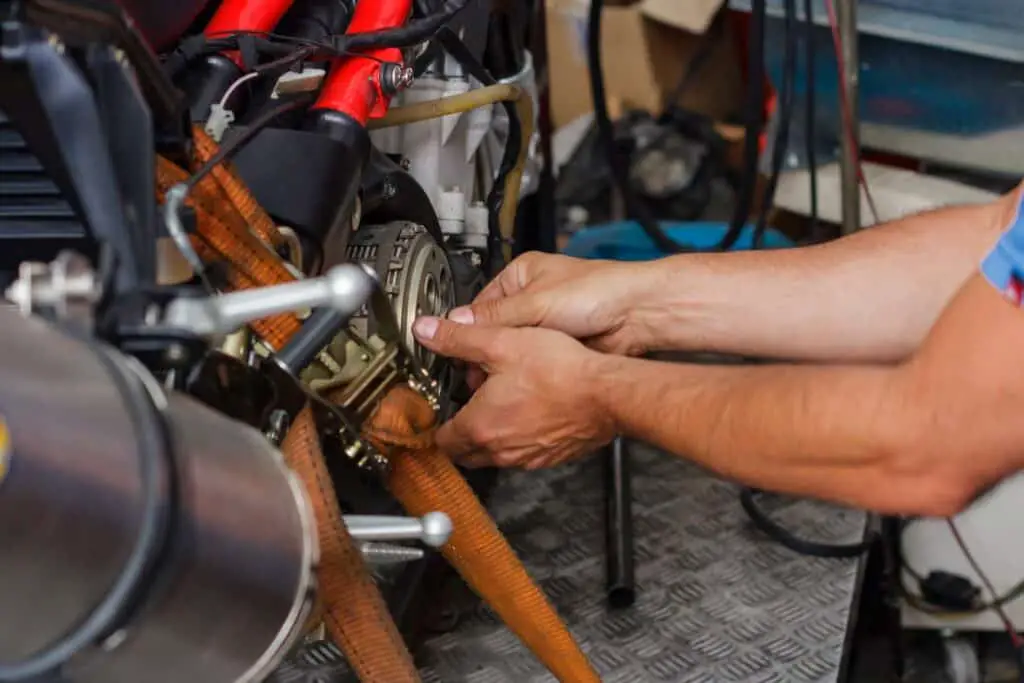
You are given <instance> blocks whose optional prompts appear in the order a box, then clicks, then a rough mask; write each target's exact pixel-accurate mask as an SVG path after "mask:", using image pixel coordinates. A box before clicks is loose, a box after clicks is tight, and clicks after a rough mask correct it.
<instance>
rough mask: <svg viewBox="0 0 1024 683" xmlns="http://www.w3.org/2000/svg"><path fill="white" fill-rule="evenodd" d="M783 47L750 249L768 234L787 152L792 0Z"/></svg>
mask: <svg viewBox="0 0 1024 683" xmlns="http://www.w3.org/2000/svg"><path fill="white" fill-rule="evenodd" d="M784 4H785V16H786V29H785V35H786V38H785V47H784V53H783V58H782V80H781V82H780V83H779V106H778V117H777V120H778V132H777V133H776V135H775V144H774V145H772V168H771V175H769V177H768V184H767V185H766V186H765V190H764V196H763V198H762V202H761V211H760V213H759V215H758V218H757V227H756V228H754V248H755V249H760V248H761V247H762V246H764V237H765V233H766V232H767V231H768V214H769V212H770V210H771V208H772V206H773V205H774V204H775V193H776V190H778V187H779V176H780V175H781V174H782V167H783V165H784V164H785V162H786V152H787V151H788V149H789V130H790V126H791V124H792V122H793V104H794V101H795V99H796V65H797V61H796V53H797V35H796V0H785V3H784Z"/></svg>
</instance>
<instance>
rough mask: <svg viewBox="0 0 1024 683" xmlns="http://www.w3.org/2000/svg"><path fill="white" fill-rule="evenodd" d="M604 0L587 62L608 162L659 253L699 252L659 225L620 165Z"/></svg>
mask: <svg viewBox="0 0 1024 683" xmlns="http://www.w3.org/2000/svg"><path fill="white" fill-rule="evenodd" d="M603 9H604V0H591V2H590V13H589V17H588V22H587V61H588V66H589V71H590V89H591V93H592V95H593V99H594V120H595V122H596V123H597V133H598V139H599V140H600V142H601V146H602V147H603V148H604V153H605V157H606V161H607V163H608V165H609V167H610V170H611V174H612V179H613V180H614V183H615V185H616V187H617V189H618V191H619V194H620V195H621V196H622V199H623V201H624V202H625V204H626V213H627V215H628V217H630V218H632V219H634V220H636V222H637V223H639V225H640V228H641V229H642V230H643V231H644V233H646V234H647V237H648V238H650V240H651V241H652V242H653V243H654V246H655V247H657V248H658V250H659V251H662V252H665V253H668V254H672V253H682V252H692V251H696V248H695V247H693V246H692V245H688V244H680V243H678V242H676V241H675V240H673V239H672V238H670V237H669V236H668V235H667V234H665V231H664V230H662V229H661V226H660V225H658V221H657V219H656V218H655V217H654V216H652V215H650V212H649V211H648V209H647V207H646V205H644V204H643V203H642V202H639V201H637V198H636V195H635V194H634V193H633V192H632V190H631V188H630V184H629V175H628V169H627V168H626V165H625V164H623V163H620V162H621V160H620V159H619V150H618V147H617V145H616V143H615V128H614V126H613V124H612V121H611V117H610V116H609V114H608V102H607V93H606V90H605V82H604V67H603V64H602V62H601V16H602V10H603Z"/></svg>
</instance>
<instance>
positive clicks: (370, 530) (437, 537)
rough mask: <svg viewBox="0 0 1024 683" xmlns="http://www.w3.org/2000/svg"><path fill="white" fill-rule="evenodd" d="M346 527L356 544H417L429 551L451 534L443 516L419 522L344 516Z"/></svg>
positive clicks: (437, 514)
mask: <svg viewBox="0 0 1024 683" xmlns="http://www.w3.org/2000/svg"><path fill="white" fill-rule="evenodd" d="M345 526H346V527H348V532H349V533H350V534H351V535H352V538H354V539H355V540H356V541H366V542H375V541H377V542H387V541H419V542H420V543H422V544H423V545H426V546H429V547H431V548H440V547H441V546H443V545H444V544H445V543H447V542H448V537H449V536H451V533H452V520H451V518H449V517H448V515H446V514H444V513H443V512H429V513H427V514H425V515H423V517H419V518H417V517H386V516H380V515H345Z"/></svg>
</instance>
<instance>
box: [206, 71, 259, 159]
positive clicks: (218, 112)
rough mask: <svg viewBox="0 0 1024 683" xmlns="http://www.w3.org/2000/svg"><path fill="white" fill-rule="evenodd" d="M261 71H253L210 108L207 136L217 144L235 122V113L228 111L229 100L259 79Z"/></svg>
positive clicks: (232, 85) (233, 85)
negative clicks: (245, 85) (247, 84)
mask: <svg viewBox="0 0 1024 683" xmlns="http://www.w3.org/2000/svg"><path fill="white" fill-rule="evenodd" d="M259 77H260V72H259V71H252V72H249V73H247V74H245V75H244V76H242V77H241V78H239V79H238V80H236V81H235V82H234V83H232V84H231V87H229V88H228V89H227V91H225V93H224V97H222V98H220V102H218V103H216V104H214V105H212V106H210V116H209V117H207V119H206V126H205V130H206V134H207V135H209V136H210V137H211V138H213V139H214V141H215V142H217V143H219V142H220V141H221V140H222V139H223V138H224V133H226V132H227V130H228V128H230V127H231V124H232V123H234V122H235V113H234V112H233V111H231V110H230V109H228V100H230V99H231V96H232V95H234V94H235V91H236V90H238V89H239V88H240V87H242V85H243V84H244V83H247V82H249V81H251V80H253V79H256V78H259Z"/></svg>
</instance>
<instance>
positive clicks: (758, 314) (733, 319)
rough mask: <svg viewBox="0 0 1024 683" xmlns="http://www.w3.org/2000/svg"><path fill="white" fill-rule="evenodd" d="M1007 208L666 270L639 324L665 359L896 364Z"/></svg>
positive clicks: (939, 215) (947, 213)
mask: <svg viewBox="0 0 1024 683" xmlns="http://www.w3.org/2000/svg"><path fill="white" fill-rule="evenodd" d="M1008 206H1012V203H1011V202H1008V201H1007V200H1005V199H1004V200H1003V201H1001V202H999V203H994V204H991V205H981V206H970V207H954V208H948V209H941V210H938V211H934V212H930V213H927V214H921V215H917V216H913V217H910V218H906V219H902V220H899V221H895V222H893V223H890V224H887V225H884V226H879V227H876V228H871V229H869V230H865V231H863V232H861V233H857V234H855V235H852V236H850V237H847V238H844V239H840V240H836V241H835V242H831V243H828V244H824V245H820V246H814V247H808V248H802V249H793V250H782V251H768V252H746V253H731V254H708V255H683V256H677V257H672V258H669V259H665V260H663V261H661V262H658V264H657V265H653V266H651V268H652V286H651V288H650V294H649V296H648V297H647V299H646V300H645V301H638V302H637V306H636V309H635V314H634V319H635V320H634V322H635V324H637V325H639V326H640V327H641V328H642V329H643V330H645V334H646V336H647V337H649V338H650V339H652V340H653V345H654V346H655V347H656V348H657V349H661V350H667V349H672V350H694V351H697V350H700V351H718V352H723V353H738V354H747V355H757V356H764V357H774V358H787V359H792V360H808V361H839V362H860V361H877V362H887V361H894V360H899V359H902V358H904V357H906V356H907V355H908V354H909V353H911V352H912V351H913V350H914V349H915V348H917V346H918V344H919V343H920V342H921V340H922V339H923V338H924V336H925V335H926V333H927V332H928V330H929V328H930V327H931V325H932V324H933V323H934V322H935V320H936V319H937V318H938V316H939V314H940V313H941V311H942V309H943V308H944V306H945V305H946V303H947V302H948V301H949V299H950V298H951V297H952V296H953V294H954V293H955V292H956V291H957V289H958V288H959V287H960V286H961V285H962V284H963V283H964V281H965V280H966V279H967V278H968V277H969V275H970V274H971V272H972V271H973V270H974V269H975V268H976V267H977V264H978V262H979V261H980V260H981V258H982V257H983V256H984V254H985V253H986V251H987V250H988V249H989V248H991V246H992V245H993V244H994V243H995V241H996V240H997V239H998V237H999V234H1000V232H1001V231H1002V229H1003V228H1004V227H1005V225H1006V220H1007V218H1006V216H1004V214H1006V213H1007V207H1008Z"/></svg>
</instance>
